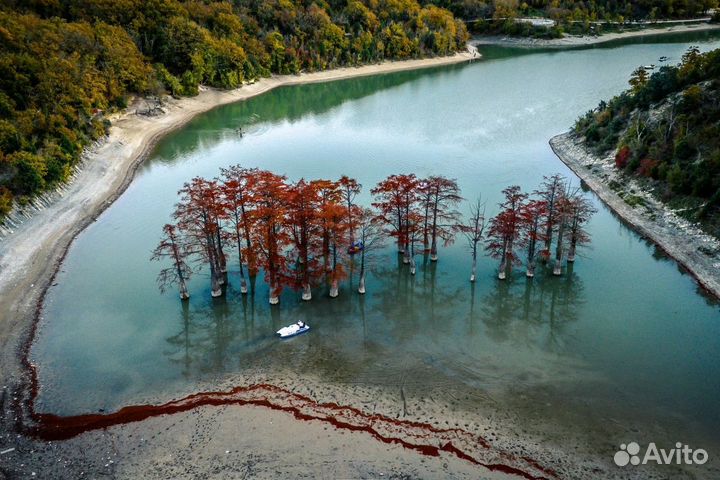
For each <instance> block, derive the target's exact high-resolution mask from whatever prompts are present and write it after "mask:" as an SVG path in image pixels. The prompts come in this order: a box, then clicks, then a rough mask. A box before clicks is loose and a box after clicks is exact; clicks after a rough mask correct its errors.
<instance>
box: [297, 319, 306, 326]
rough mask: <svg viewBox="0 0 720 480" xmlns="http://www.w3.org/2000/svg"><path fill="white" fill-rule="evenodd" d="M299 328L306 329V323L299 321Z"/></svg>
mask: <svg viewBox="0 0 720 480" xmlns="http://www.w3.org/2000/svg"><path fill="white" fill-rule="evenodd" d="M297 326H298V327H300V328H304V327H305V323H304V322H303V321H302V320H298V322H297Z"/></svg>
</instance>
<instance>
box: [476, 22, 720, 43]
mask: <svg viewBox="0 0 720 480" xmlns="http://www.w3.org/2000/svg"><path fill="white" fill-rule="evenodd" d="M649 25H650V26H649V27H648V28H643V29H642V30H630V31H626V32H610V33H604V34H601V35H566V36H564V37H562V38H555V39H545V38H531V37H512V36H507V35H487V36H475V37H473V38H472V39H471V40H470V44H471V45H473V46H475V47H482V46H487V45H493V46H502V47H518V48H527V49H532V48H573V47H583V46H593V45H601V44H604V43H610V42H614V41H621V40H627V39H632V38H643V37H654V36H663V35H679V34H683V33H700V32H720V23H707V22H702V23H693V24H675V25H670V26H667V27H660V28H654V27H652V26H651V25H652V24H649Z"/></svg>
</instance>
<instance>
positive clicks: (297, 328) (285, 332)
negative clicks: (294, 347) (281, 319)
mask: <svg viewBox="0 0 720 480" xmlns="http://www.w3.org/2000/svg"><path fill="white" fill-rule="evenodd" d="M308 330H310V325H308V324H307V323H303V324H302V326H301V325H300V324H299V323H293V324H292V325H288V326H287V327H283V328H281V329H280V330H278V331H277V332H275V333H277V334H278V335H280V338H289V337H294V336H295V335H300V334H301V333H305V332H307V331H308Z"/></svg>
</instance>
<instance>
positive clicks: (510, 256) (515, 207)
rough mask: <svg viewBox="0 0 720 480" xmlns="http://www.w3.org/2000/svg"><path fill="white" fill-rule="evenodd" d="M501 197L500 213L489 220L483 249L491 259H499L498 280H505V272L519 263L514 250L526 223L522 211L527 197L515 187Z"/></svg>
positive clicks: (507, 190)
mask: <svg viewBox="0 0 720 480" xmlns="http://www.w3.org/2000/svg"><path fill="white" fill-rule="evenodd" d="M503 195H505V200H504V201H503V202H502V203H500V204H499V206H500V213H498V214H497V215H496V216H495V217H493V218H492V219H491V220H490V229H489V230H488V239H487V241H486V247H485V249H486V250H487V251H489V252H490V255H491V256H492V257H494V258H498V259H500V268H499V269H498V279H500V280H505V277H506V274H507V271H508V270H509V269H510V268H511V267H512V265H514V264H517V263H519V259H518V256H517V255H516V253H515V249H516V248H517V246H518V243H519V241H520V240H521V238H522V237H521V233H522V230H523V228H524V224H525V221H526V220H525V217H524V216H523V215H522V211H523V208H524V206H525V202H526V201H527V197H528V196H527V194H526V193H523V192H521V191H520V187H519V186H517V185H513V186H511V187H508V188H506V189H505V190H503Z"/></svg>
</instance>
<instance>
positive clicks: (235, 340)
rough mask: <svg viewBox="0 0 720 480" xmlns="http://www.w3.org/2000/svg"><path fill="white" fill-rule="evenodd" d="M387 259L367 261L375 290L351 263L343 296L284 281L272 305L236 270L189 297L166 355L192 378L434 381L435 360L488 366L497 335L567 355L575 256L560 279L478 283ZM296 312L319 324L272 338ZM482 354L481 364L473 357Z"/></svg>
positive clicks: (574, 307)
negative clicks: (360, 284)
mask: <svg viewBox="0 0 720 480" xmlns="http://www.w3.org/2000/svg"><path fill="white" fill-rule="evenodd" d="M386 258H387V260H388V261H386V262H384V263H382V264H379V265H374V266H371V267H370V276H369V278H368V293H367V294H366V295H359V294H357V293H356V292H355V289H354V287H353V285H357V281H358V279H357V278H356V277H357V275H358V274H359V269H357V268H352V266H350V268H348V271H349V272H350V276H349V278H348V279H346V280H345V282H344V284H343V285H342V287H341V294H340V296H339V297H338V298H335V299H330V298H328V297H327V285H323V286H321V287H319V288H318V290H319V292H318V294H317V295H315V296H314V297H315V298H314V299H313V301H311V302H302V301H301V300H300V299H299V294H297V293H296V292H290V291H287V292H285V293H284V294H283V300H282V303H281V305H280V306H279V307H270V306H269V305H266V302H264V301H263V298H264V296H263V293H262V292H259V291H257V290H256V289H255V288H254V287H253V286H251V288H250V293H249V294H248V295H241V294H240V293H239V292H238V291H236V289H235V287H234V285H233V281H232V278H233V277H232V273H231V275H230V277H231V281H230V285H229V286H228V289H229V291H228V292H227V295H226V296H224V297H221V298H218V299H210V298H208V299H207V300H205V301H200V302H198V300H194V301H193V302H190V303H189V304H188V303H184V304H183V305H182V308H180V309H179V324H180V330H179V332H178V333H177V334H175V335H173V336H171V337H169V338H168V339H167V344H168V345H169V346H170V348H169V349H168V351H167V352H166V356H167V357H168V358H169V359H170V361H171V362H173V363H175V364H177V365H179V366H180V374H181V375H182V376H183V378H186V379H193V378H207V377H208V376H209V375H216V374H237V373H242V372H243V370H244V369H245V368H257V369H260V370H263V371H267V372H268V373H273V372H274V371H276V370H279V369H280V370H286V369H290V370H293V371H296V372H297V373H298V374H302V373H307V372H312V374H314V375H318V376H320V377H321V378H325V379H327V380H328V381H335V382H360V383H362V382H367V383H378V382H380V383H392V382H395V381H397V382H400V380H399V378H400V377H403V378H405V377H407V376H408V375H411V373H408V372H414V373H412V375H415V376H418V377H422V378H425V379H426V380H427V381H428V382H432V381H435V382H437V381H442V380H441V379H439V376H442V375H445V374H447V373H448V372H447V371H445V372H444V370H445V368H444V367H443V368H439V367H438V365H450V364H451V363H452V362H455V363H457V361H458V360H460V361H462V362H464V363H466V364H467V365H469V367H468V368H470V369H471V370H472V369H478V374H479V373H480V371H481V370H482V369H483V368H486V367H487V366H488V364H489V362H488V358H487V356H488V355H489V353H488V352H489V351H491V350H492V349H493V348H494V347H493V345H501V344H509V345H511V346H513V348H514V347H515V346H517V347H520V348H530V349H533V348H540V349H543V350H547V351H548V352H553V353H557V354H563V350H564V345H565V344H566V343H567V342H569V341H571V338H570V335H571V333H570V332H569V329H568V328H567V326H568V325H569V324H571V323H572V322H574V321H576V320H577V318H578V309H579V307H580V306H581V305H582V303H583V302H584V294H583V283H582V281H581V279H580V278H579V277H578V275H577V274H576V273H575V272H574V271H573V269H572V266H570V268H569V269H568V271H567V273H566V274H565V275H564V276H563V277H561V278H556V277H553V276H552V275H550V274H549V272H545V271H544V270H542V269H539V270H538V272H537V273H538V275H537V276H536V278H535V279H534V280H526V279H525V277H524V275H521V274H520V273H519V272H518V275H517V276H513V277H510V278H508V279H507V280H506V281H504V282H503V281H497V280H495V279H494V278H492V279H491V278H490V277H488V278H487V279H485V280H482V279H481V281H479V282H476V283H470V282H466V281H463V280H462V279H460V278H458V277H457V276H456V275H455V274H454V273H452V272H448V271H446V270H443V269H439V268H438V263H436V262H431V261H429V259H428V258H422V260H421V261H420V262H419V263H418V273H417V275H415V276H413V275H410V273H409V266H408V265H404V264H403V263H402V259H401V257H400V256H399V255H395V254H388V256H387V257H386ZM451 273H452V274H451ZM194 298H195V299H197V298H202V297H201V296H200V295H197V296H195V297H194ZM298 319H303V320H305V321H307V322H308V323H310V324H311V326H312V330H311V332H310V333H309V334H308V335H305V336H302V337H298V338H297V339H295V340H291V341H289V342H285V341H279V340H277V339H276V338H275V337H274V335H273V333H274V332H275V331H276V330H277V329H278V328H280V327H281V326H283V325H286V324H288V323H290V322H293V321H297V320H298ZM479 358H483V362H475V363H474V360H473V359H475V360H477V359H479ZM493 361H495V362H500V361H502V359H501V358H500V357H498V358H496V359H494V360H493ZM448 362H450V363H448ZM480 363H483V364H484V366H483V365H480ZM438 368H439V371H438ZM449 368H450V367H449ZM428 369H430V370H432V372H431V373H428ZM419 372H422V375H421V374H420V373H419ZM443 372H444V373H443ZM438 375H439V376H438ZM418 381H422V380H418Z"/></svg>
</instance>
